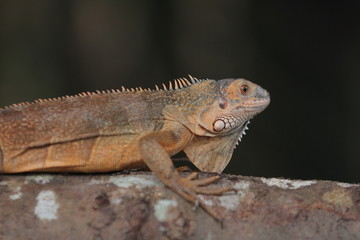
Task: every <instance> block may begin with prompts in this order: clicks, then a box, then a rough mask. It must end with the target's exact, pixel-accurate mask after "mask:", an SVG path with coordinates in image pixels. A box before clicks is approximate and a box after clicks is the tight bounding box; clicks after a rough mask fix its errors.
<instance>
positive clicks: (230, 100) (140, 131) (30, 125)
mask: <svg viewBox="0 0 360 240" xmlns="http://www.w3.org/2000/svg"><path fill="white" fill-rule="evenodd" d="M269 102H270V97H269V93H268V92H267V91H266V90H264V89H263V88H261V87H260V86H258V85H256V84H254V83H251V82H249V81H246V80H244V79H223V80H219V81H215V80H200V79H196V78H193V77H191V76H190V77H189V79H186V78H181V79H177V80H175V81H174V82H170V83H169V85H168V87H167V86H166V85H164V84H163V88H161V89H160V88H158V87H157V86H156V90H150V89H142V88H136V89H126V88H124V87H122V89H120V90H111V91H98V92H94V93H90V92H86V93H81V94H78V95H76V96H65V97H60V98H55V99H42V100H36V101H35V102H32V103H20V104H14V105H11V106H8V107H5V108H3V109H0V172H2V173H18V172H34V171H38V172H108V171H116V170H124V169H132V168H137V167H139V166H141V165H144V164H145V165H146V166H147V167H148V168H149V169H150V170H151V171H152V172H153V173H154V174H155V175H156V176H157V177H158V178H159V179H160V180H161V181H162V182H163V183H164V184H165V185H166V186H168V187H170V188H171V189H172V190H174V191H175V192H177V193H178V194H180V195H181V196H182V197H184V198H185V199H187V200H189V201H191V202H194V203H200V205H201V206H202V207H204V208H205V209H207V208H206V206H205V205H204V204H202V203H201V201H199V198H198V196H197V193H200V194H221V193H223V192H225V191H228V190H229V188H224V187H222V188H215V189H214V188H209V187H206V186H207V185H209V184H211V183H213V182H214V181H216V180H217V179H218V176H214V177H209V178H206V179H197V176H196V173H192V174H190V175H188V176H187V177H182V176H180V174H179V172H178V171H177V170H176V169H175V167H174V165H173V163H172V161H171V158H170V157H171V156H173V155H174V154H176V153H178V152H180V151H182V150H183V151H184V152H185V153H186V155H187V156H188V158H189V160H190V161H191V162H192V163H193V164H194V165H195V166H196V167H197V168H199V169H200V170H201V171H206V172H217V173H221V172H222V171H223V169H224V168H225V167H226V165H227V164H228V162H229V160H230V158H231V156H232V153H233V150H234V148H235V145H237V142H238V141H239V140H240V138H241V136H242V135H243V134H244V131H245V130H246V129H247V124H248V122H249V120H250V119H251V118H252V117H254V116H255V115H256V114H258V113H259V112H261V111H262V110H264V109H265V108H266V106H267V105H268V104H269ZM207 210H209V209H207Z"/></svg>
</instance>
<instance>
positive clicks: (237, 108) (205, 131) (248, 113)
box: [184, 79, 270, 172]
mask: <svg viewBox="0 0 360 240" xmlns="http://www.w3.org/2000/svg"><path fill="white" fill-rule="evenodd" d="M198 84H199V85H198ZM198 84H194V85H193V87H194V88H193V90H194V91H195V92H196V90H195V89H196V88H197V89H198V91H197V92H196V93H195V95H197V96H198V97H192V100H193V103H194V104H196V105H197V106H196V111H193V112H192V113H193V116H189V118H188V121H189V124H188V126H187V127H188V128H189V129H190V131H192V132H193V133H194V138H193V140H192V142H191V143H189V144H188V146H187V147H186V148H185V149H184V151H185V153H186V154H187V155H188V157H189V159H190V160H191V161H192V162H193V163H194V165H196V166H197V167H198V168H199V169H200V170H202V171H213V172H222V171H223V169H224V168H225V167H226V165H227V164H228V162H229V160H230V158H231V156H232V152H233V149H234V148H235V146H236V144H237V142H238V140H240V139H241V137H242V135H243V134H244V133H245V130H246V129H247V124H248V123H249V120H250V119H251V118H253V117H254V116H255V115H256V114H258V113H260V112H261V111H263V110H264V109H265V108H266V107H267V106H268V105H269V103H270V95H269V93H268V92H267V91H266V90H264V89H263V88H261V87H260V86H258V85H256V84H254V83H252V82H250V81H247V80H245V79H223V80H220V81H217V82H216V81H204V82H200V83H198ZM201 84H204V86H203V87H202V88H201V86H200V85H201ZM196 85H197V86H196ZM206 85H207V86H206ZM204 89H206V91H204ZM192 95H193V94H192ZM199 99H200V100H199Z"/></svg>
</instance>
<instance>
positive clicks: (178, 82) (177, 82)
mask: <svg viewBox="0 0 360 240" xmlns="http://www.w3.org/2000/svg"><path fill="white" fill-rule="evenodd" d="M188 76H189V79H190V81H189V80H188V79H186V78H178V79H174V80H173V81H169V84H168V86H166V85H165V84H164V83H163V84H162V88H159V87H158V85H155V89H150V88H145V89H144V88H141V87H136V88H135V89H134V88H125V87H124V86H121V87H120V89H107V90H101V91H100V90H96V91H94V92H89V91H87V92H81V93H79V94H76V95H72V96H69V95H65V96H61V97H57V98H44V99H36V100H34V101H33V102H20V103H16V104H12V105H9V106H5V107H4V108H3V109H11V108H16V107H22V106H25V105H31V104H35V103H43V102H52V101H59V100H66V99H70V98H76V97H88V96H96V95H102V94H118V93H124V92H129V93H132V92H133V93H136V92H153V91H172V90H178V89H182V88H186V87H188V86H191V85H193V84H195V83H199V82H202V81H205V80H209V79H197V78H195V77H193V76H191V75H188ZM173 86H174V87H173ZM0 109H1V108H0Z"/></svg>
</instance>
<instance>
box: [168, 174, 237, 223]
mask: <svg viewBox="0 0 360 240" xmlns="http://www.w3.org/2000/svg"><path fill="white" fill-rule="evenodd" d="M197 177H198V173H197V172H192V173H190V174H189V175H187V176H186V177H181V176H180V175H179V174H177V172H176V174H174V175H173V177H172V178H171V179H169V180H168V181H166V185H167V186H168V187H170V188H171V189H173V190H174V191H175V192H177V193H178V194H179V195H180V196H182V197H183V198H185V199H186V200H188V201H190V202H192V203H194V204H195V205H199V206H201V207H202V208H203V209H204V210H205V211H206V212H208V213H209V214H210V215H211V216H213V217H214V218H216V219H218V220H220V219H219V216H218V214H216V213H215V212H214V210H213V209H212V208H211V207H210V206H209V205H206V204H205V203H204V202H203V201H202V200H201V198H199V196H198V195H197V194H211V195H220V194H223V193H225V192H229V191H232V190H233V189H232V188H231V187H216V188H215V187H209V186H208V185H210V184H212V183H214V182H215V181H216V180H218V179H219V178H220V176H212V177H208V178H202V179H195V178H197ZM194 179H195V180H194Z"/></svg>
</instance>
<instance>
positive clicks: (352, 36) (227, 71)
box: [0, 0, 360, 182]
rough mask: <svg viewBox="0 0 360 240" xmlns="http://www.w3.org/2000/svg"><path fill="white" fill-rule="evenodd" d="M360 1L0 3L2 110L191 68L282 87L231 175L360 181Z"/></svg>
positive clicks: (273, 89)
mask: <svg viewBox="0 0 360 240" xmlns="http://www.w3.org/2000/svg"><path fill="white" fill-rule="evenodd" d="M359 12H360V8H359V6H357V2H356V1H286V0H279V1H266V0H260V1H251V0H242V1H205V0H202V1H198V0H194V1H175V0H174V1H160V0H147V1H125V0H123V1H120V0H119V1H116V0H101V1H99V0H97V1H95V0H87V1H74V0H53V1H48V0H38V1H24V0H22V1H21V0H1V1H0V105H1V106H4V105H8V104H11V103H17V102H21V101H32V100H34V99H36V98H48V97H56V96H61V95H66V94H75V93H78V92H81V91H88V90H89V91H91V90H96V89H100V90H102V89H109V88H118V87H119V86H121V85H124V86H126V87H137V86H143V87H152V86H153V85H154V84H158V83H161V82H168V81H169V80H171V79H173V78H179V77H185V76H187V74H191V75H193V76H195V77H198V78H213V79H221V78H228V77H244V78H247V79H249V80H251V81H253V82H255V83H257V84H259V85H261V86H263V87H264V88H266V89H267V90H268V91H269V92H270V93H271V98H272V102H271V104H270V106H269V108H268V109H266V111H265V112H263V113H262V114H260V115H259V116H257V117H256V118H255V119H253V121H252V123H251V124H250V126H249V127H250V130H249V131H248V132H247V133H248V134H247V136H246V137H245V138H243V141H242V143H241V144H240V145H239V146H238V148H237V149H236V151H235V154H234V157H233V159H232V161H231V162H230V164H229V165H228V167H227V168H226V170H225V172H227V173H232V174H242V175H253V176H262V177H286V178H298V179H329V180H338V181H346V182H360V173H359V171H360V140H359V138H360V126H359V124H360V94H359V90H360V65H359V63H360V14H359Z"/></svg>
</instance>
